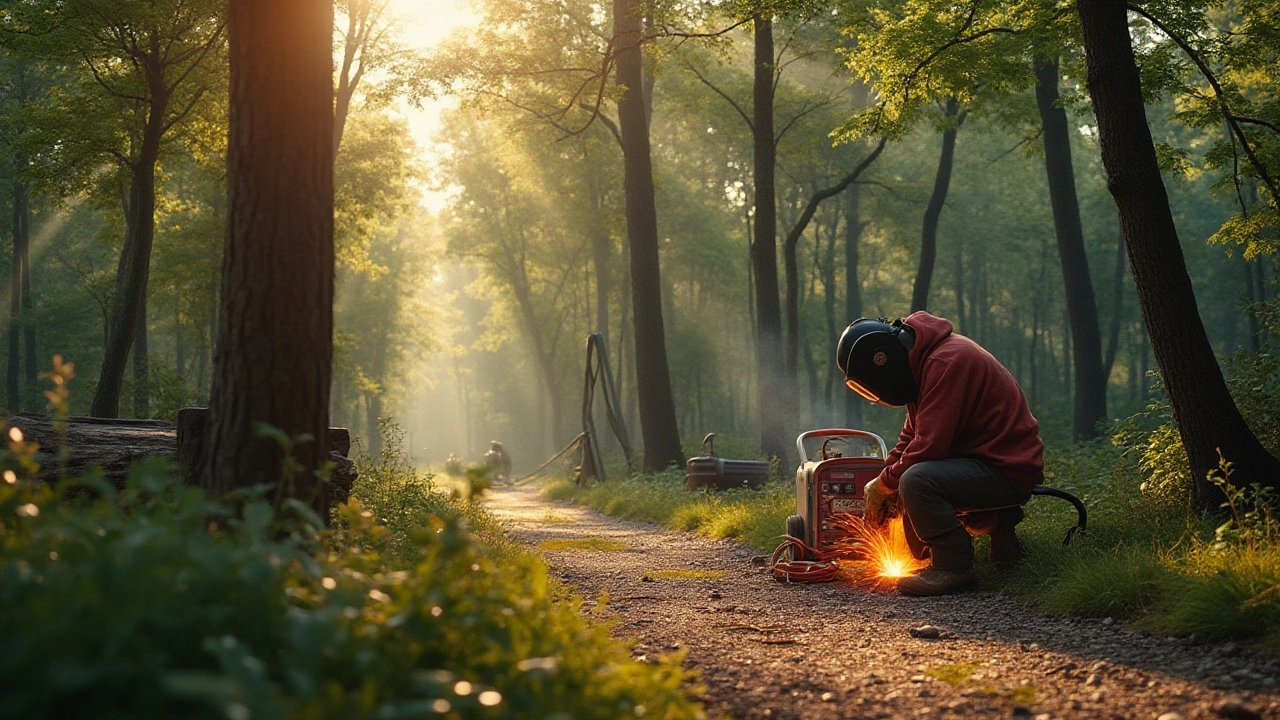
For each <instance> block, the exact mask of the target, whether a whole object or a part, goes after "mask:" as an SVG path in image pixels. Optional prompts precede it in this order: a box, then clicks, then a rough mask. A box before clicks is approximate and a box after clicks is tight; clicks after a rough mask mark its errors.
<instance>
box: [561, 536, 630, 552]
mask: <svg viewBox="0 0 1280 720" xmlns="http://www.w3.org/2000/svg"><path fill="white" fill-rule="evenodd" d="M630 547H631V546H630V545H628V544H626V543H625V542H622V541H621V540H609V539H607V538H601V537H588V538H558V539H555V540H543V541H542V542H540V543H538V549H539V550H542V551H544V552H571V551H575V550H579V551H583V552H622V551H623V550H627V549H629V548H630Z"/></svg>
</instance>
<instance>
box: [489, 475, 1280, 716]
mask: <svg viewBox="0 0 1280 720" xmlns="http://www.w3.org/2000/svg"><path fill="white" fill-rule="evenodd" d="M486 502H487V504H488V507H489V509H490V510H491V511H492V512H493V513H494V514H496V515H497V516H499V517H501V518H503V519H504V520H505V522H506V524H507V526H508V528H509V531H510V532H511V534H512V535H513V536H514V537H515V538H516V539H517V540H519V541H521V542H524V543H527V544H529V545H531V546H533V548H535V549H536V551H537V552H538V553H539V554H541V555H542V556H543V557H545V559H546V562H547V564H548V566H549V567H550V569H551V572H552V573H553V574H554V575H556V576H558V577H559V578H560V579H561V580H562V581H564V582H565V583H568V584H570V585H571V586H574V587H575V588H576V590H577V592H579V593H581V594H582V595H583V596H584V597H586V598H587V601H586V602H585V603H583V608H582V610H583V612H584V613H586V614H590V615H594V616H596V617H598V618H599V619H601V620H606V619H607V620H610V621H612V622H614V623H615V625H614V628H613V632H614V634H615V635H616V636H618V637H620V638H626V639H629V640H631V641H633V642H634V643H635V647H634V650H633V657H634V658H635V659H636V661H637V662H656V658H658V657H660V656H665V655H667V654H670V653H677V652H683V653H684V656H683V664H684V666H685V667H686V668H687V669H690V670H693V671H695V681H694V683H695V686H693V687H691V692H692V693H693V694H694V695H695V696H696V697H698V698H700V699H701V701H702V702H703V703H704V704H705V706H706V708H707V713H708V716H709V717H712V718H716V717H724V716H729V717H733V718H742V719H745V718H803V719H804V720H810V719H814V720H825V719H826V718H900V717H1025V718H1028V719H1031V718H1034V719H1036V720H1047V719H1049V718H1144V719H1148V720H1179V718H1230V719H1232V720H1243V719H1245V718H1277V719H1280V685H1278V684H1280V663H1278V662H1277V661H1276V660H1275V659H1271V658H1267V657H1266V656H1263V655H1259V654H1257V653H1255V652H1253V651H1251V650H1249V649H1248V648H1245V647H1241V646H1239V645H1236V644H1234V643H1226V644H1218V645H1212V644H1204V643H1196V642H1193V641H1189V640H1187V639H1185V638H1172V637H1158V636H1151V635H1146V634H1142V633H1139V632H1136V631H1134V630H1132V629H1130V628H1129V627H1128V626H1127V624H1126V623H1124V622H1119V621H1113V620H1112V619H1111V618H1105V619H1091V618H1074V619H1065V618H1052V617H1046V616H1044V615H1041V614H1039V613H1037V612H1036V611H1035V610H1034V609H1032V608H1030V607H1029V606H1027V605H1026V604H1024V603H1021V602H1019V601H1017V600H1015V599H1013V598H1011V597H1008V596H1005V595H1001V594H997V593H991V592H970V593H963V594H958V595H952V596H947V597H941V598H910V597H901V596H898V595H896V594H893V593H890V592H883V591H875V590H869V589H866V588H863V587H858V586H855V585H851V584H848V583H839V582H837V583H830V584H821V585H790V584H786V583H780V582H777V581H775V580H774V579H773V578H772V576H771V575H770V574H769V573H768V571H767V569H766V568H764V567H763V566H762V565H761V563H760V558H759V553H757V552H756V551H754V550H751V549H749V548H746V547H743V546H742V545H739V544H738V543H735V542H732V541H727V540H709V539H706V538H702V537H698V536H695V535H692V534H688V533H675V532H671V531H669V530H667V529H665V528H663V527H661V526H659V525H655V524H652V523H642V522H630V521H625V520H619V519H616V518H611V517H608V516H605V515H602V514H600V513H597V512H594V511H591V510H588V509H586V508H582V507H578V506H573V505H569V504H565V503H555V502H550V501H547V500H544V499H542V498H540V497H539V495H538V489H537V488H536V487H535V486H531V485H514V486H503V487H498V488H495V489H494V490H493V491H491V493H490V494H489V495H488V498H487V501H486ZM781 533H782V528H779V534H781ZM547 541H552V542H547ZM606 598H607V600H606ZM926 625H928V626H932V628H929V629H924V630H923V631H921V628H922V626H926ZM934 635H936V637H933V636H934Z"/></svg>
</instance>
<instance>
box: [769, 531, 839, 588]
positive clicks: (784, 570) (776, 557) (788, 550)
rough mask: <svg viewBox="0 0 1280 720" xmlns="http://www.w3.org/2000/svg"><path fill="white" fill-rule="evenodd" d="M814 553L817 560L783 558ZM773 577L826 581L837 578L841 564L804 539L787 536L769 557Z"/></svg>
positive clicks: (781, 579)
mask: <svg viewBox="0 0 1280 720" xmlns="http://www.w3.org/2000/svg"><path fill="white" fill-rule="evenodd" d="M796 555H799V556H800V557H805V556H807V555H812V556H813V557H815V558H817V559H816V560H783V559H782V558H784V557H795V556H796ZM769 569H770V570H772V571H773V579H775V580H778V581H779V582H789V583H824V582H831V581H832V580H835V579H836V575H837V574H839V572H840V565H839V564H838V563H837V562H836V560H835V558H832V557H828V556H827V555H826V554H824V553H821V552H818V551H817V550H815V549H813V548H811V547H809V546H808V545H806V544H805V542H804V541H803V540H800V539H799V538H794V537H791V536H789V535H788V536H787V539H785V540H783V541H782V544H781V545H779V546H778V547H777V549H776V550H774V551H773V555H771V556H770V557H769Z"/></svg>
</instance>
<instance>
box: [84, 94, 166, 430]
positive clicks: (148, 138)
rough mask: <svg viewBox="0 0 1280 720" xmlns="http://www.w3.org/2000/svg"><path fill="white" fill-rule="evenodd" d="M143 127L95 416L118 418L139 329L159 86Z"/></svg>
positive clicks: (151, 232)
mask: <svg viewBox="0 0 1280 720" xmlns="http://www.w3.org/2000/svg"><path fill="white" fill-rule="evenodd" d="M151 92H152V98H151V104H150V107H149V109H148V113H147V124H146V128H145V129H144V131H143V133H142V144H141V147H140V148H139V152H138V159H137V162H136V163H134V165H133V166H132V168H131V171H132V178H131V180H130V187H129V204H128V212H127V215H128V217H127V218H126V221H125V225H126V228H125V237H124V244H123V246H122V247H121V249H120V263H119V265H118V266H117V269H116V293H115V300H114V302H113V303H112V309H111V327H110V330H109V332H108V334H107V346H106V348H105V350H104V351H103V355H102V371H101V374H100V376H99V379H98V391H97V393H95V394H94V396H93V404H92V406H91V407H90V409H89V414H90V415H92V416H94V417H105V418H114V417H119V416H120V391H121V387H122V385H123V383H124V372H125V365H126V364H127V363H128V361H129V352H130V351H131V350H132V349H133V343H134V339H135V336H136V333H137V329H138V313H139V311H140V308H141V307H142V303H143V297H144V296H145V295H146V292H147V279H148V278H149V276H150V274H151V245H152V242H153V241H154V240H155V228H156V218H155V214H156V162H157V160H159V157H160V139H161V135H162V134H163V129H164V117H165V111H166V108H167V106H168V98H167V96H166V95H165V94H164V91H163V90H162V89H160V88H153V89H152V90H151Z"/></svg>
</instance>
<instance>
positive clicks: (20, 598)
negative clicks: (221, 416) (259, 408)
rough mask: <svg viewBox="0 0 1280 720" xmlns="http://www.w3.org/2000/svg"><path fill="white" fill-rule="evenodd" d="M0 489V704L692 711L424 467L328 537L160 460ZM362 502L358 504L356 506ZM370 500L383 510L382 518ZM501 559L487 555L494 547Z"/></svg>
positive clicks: (498, 714)
mask: <svg viewBox="0 0 1280 720" xmlns="http://www.w3.org/2000/svg"><path fill="white" fill-rule="evenodd" d="M14 480H15V482H12V483H11V482H7V481H4V482H0V608H2V610H0V678H3V679H0V716H3V717H24V718H76V717H94V718H126V717H127V718H137V717H157V718H161V717H183V718H249V717H253V718H286V717H287V718H344V719H346V718H375V717H376V718H418V717H433V718H437V717H445V718H461V717H468V718H485V717H493V718H506V717H570V716H572V717H576V718H587V717H592V718H619V717H638V716H640V715H642V714H646V711H647V713H648V714H650V715H651V716H654V717H662V718H685V717H699V716H700V715H701V712H700V710H699V709H698V708H697V707H696V706H695V705H693V704H692V703H690V702H689V701H688V700H687V699H686V698H685V696H684V695H683V692H682V680H683V678H682V673H681V671H680V669H679V667H678V665H677V664H676V662H674V661H668V662H665V663H663V664H659V665H656V666H654V665H648V664H644V663H636V662H634V661H633V660H631V658H630V655H629V653H628V651H627V649H626V648H625V647H624V646H623V645H622V644H620V643H617V642H616V641H614V640H612V639H611V638H610V637H609V635H608V628H607V627H605V626H600V625H589V624H587V623H586V622H585V621H584V620H582V619H581V618H580V617H579V616H578V601H576V600H575V601H574V602H568V603H557V602H554V601H553V599H552V597H551V595H550V590H551V586H550V584H549V582H548V578H547V576H546V572H545V569H544V567H543V566H542V565H541V564H540V563H539V562H538V561H536V560H534V559H532V558H530V557H528V556H522V555H517V554H515V553H514V552H511V551H504V552H501V553H495V552H493V551H491V550H488V549H486V548H485V547H484V546H483V545H482V544H481V543H480V542H478V541H477V538H476V534H475V533H474V532H472V531H471V530H470V529H469V528H472V527H475V528H477V529H478V530H479V531H480V532H482V533H485V534H487V532H488V531H487V529H486V528H488V527H490V525H486V523H491V522H492V521H487V520H484V519H483V518H484V516H483V515H482V514H480V513H479V511H478V510H476V509H474V508H469V507H466V506H464V505H462V504H460V501H459V500H458V499H457V498H450V497H449V496H448V495H442V494H440V493H435V492H433V491H432V489H431V487H430V481H429V478H415V477H412V476H405V475H397V474H395V473H393V472H391V470H390V469H386V472H385V473H383V474H379V472H377V471H375V472H372V473H371V474H370V475H368V476H366V477H365V478H364V479H362V480H361V481H360V483H359V484H358V485H357V487H356V491H355V493H354V495H355V498H356V499H354V500H353V501H352V503H351V504H350V505H347V506H344V507H343V508H341V510H340V511H339V513H338V514H337V515H336V516H335V529H334V530H332V531H326V532H325V533H322V534H316V533H315V532H314V528H308V527H307V526H306V525H305V524H304V523H298V522H296V521H291V522H285V521H283V520H280V519H279V518H277V517H276V515H275V514H274V513H273V511H272V507H271V504H270V503H268V502H266V501H265V499H264V498H263V497H261V494H260V493H259V495H256V496H255V495H254V494H253V493H249V494H246V495H244V496H243V497H242V498H241V500H242V505H241V508H242V510H241V515H240V516H239V517H234V516H232V514H231V513H230V511H229V509H228V507H227V506H225V505H223V504H221V503H217V502H212V501H210V500H208V499H207V498H206V497H205V496H204V495H203V494H202V493H201V492H200V491H199V490H196V489H192V488H184V487H180V486H177V485H175V484H173V483H172V482H171V481H170V480H169V479H168V475H167V469H166V468H165V467H164V465H163V464H150V465H147V466H145V467H141V468H137V469H135V471H134V472H133V474H132V476H131V478H130V480H129V483H128V485H127V487H126V489H125V490H124V491H123V492H122V493H120V494H119V495H116V494H115V493H114V492H113V491H112V490H111V488H110V487H109V486H107V485H106V484H105V483H103V482H101V480H100V479H95V478H92V477H91V478H88V479H86V480H84V481H81V482H79V483H78V484H79V485H81V486H83V485H90V486H93V487H94V488H95V492H96V493H98V498H97V499H89V498H87V497H86V496H85V495H84V494H83V493H81V494H80V495H79V496H76V495H75V494H74V493H72V492H70V490H71V488H72V485H73V484H71V483H68V484H66V485H64V486H63V487H61V488H59V490H58V492H56V493H55V492H53V491H51V490H49V489H48V488H47V487H45V486H43V485H40V484H35V483H30V482H25V481H17V480H16V478H14ZM365 500H367V501H368V503H369V504H368V505H367V506H365V505H363V504H362V501H365ZM382 513H387V515H386V516H385V517H384V516H383V515H382ZM499 557H500V559H499Z"/></svg>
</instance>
